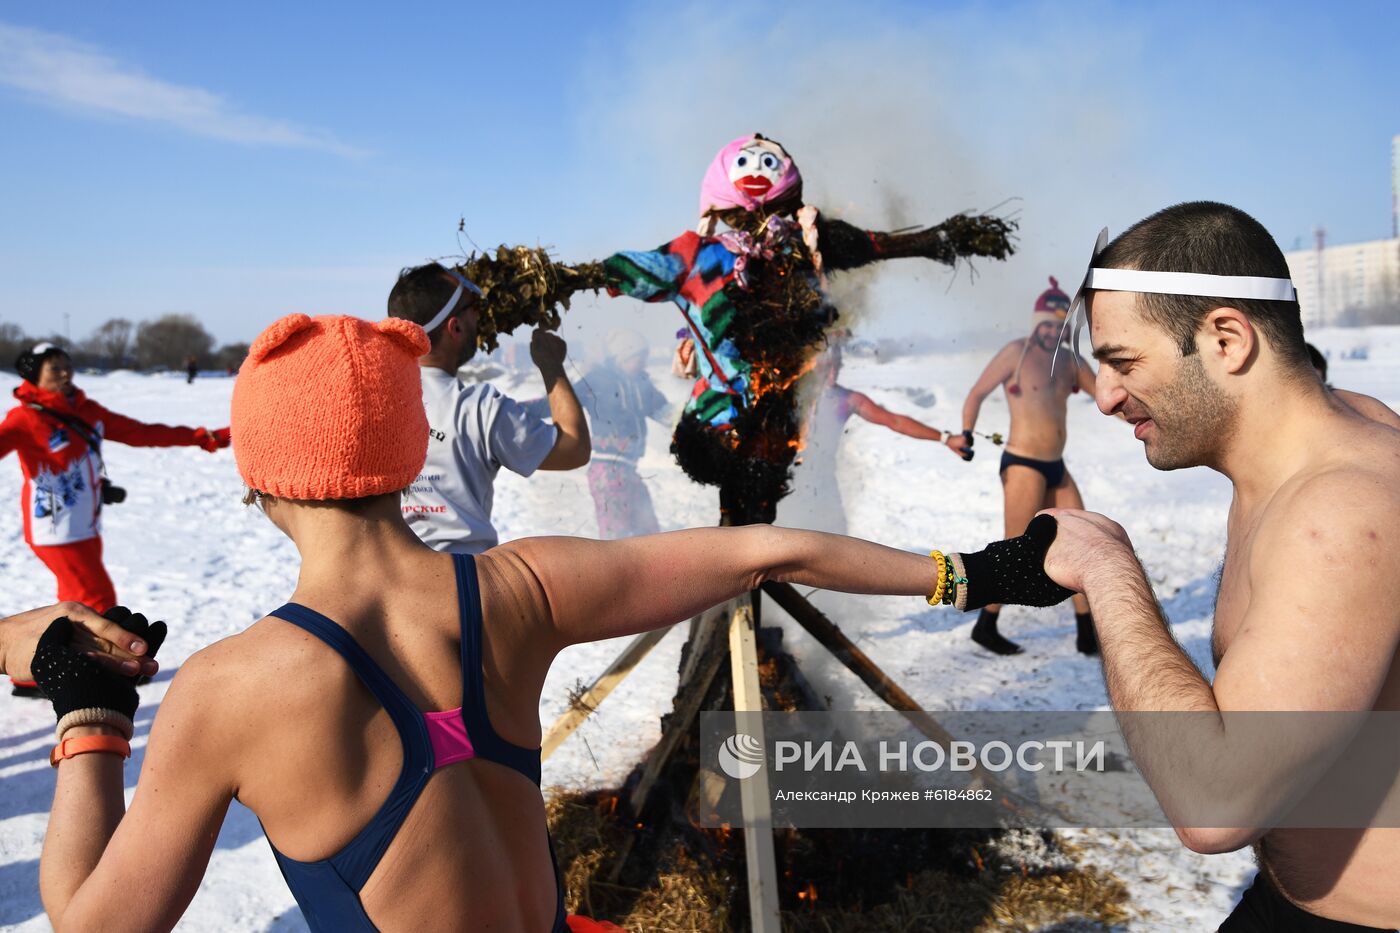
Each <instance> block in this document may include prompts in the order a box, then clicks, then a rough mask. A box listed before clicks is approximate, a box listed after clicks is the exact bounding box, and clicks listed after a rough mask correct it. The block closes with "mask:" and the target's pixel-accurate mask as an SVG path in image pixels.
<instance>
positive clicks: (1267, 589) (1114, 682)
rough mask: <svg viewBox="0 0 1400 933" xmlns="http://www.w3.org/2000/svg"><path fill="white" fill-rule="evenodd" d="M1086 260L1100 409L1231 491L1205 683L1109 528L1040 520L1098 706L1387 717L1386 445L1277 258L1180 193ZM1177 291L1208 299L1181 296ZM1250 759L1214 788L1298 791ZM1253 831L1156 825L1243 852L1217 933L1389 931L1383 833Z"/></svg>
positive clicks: (1267, 244)
mask: <svg viewBox="0 0 1400 933" xmlns="http://www.w3.org/2000/svg"><path fill="white" fill-rule="evenodd" d="M1092 265H1093V270H1092V271H1091V273H1090V275H1089V278H1088V279H1087V280H1086V288H1085V292H1086V295H1087V296H1088V300H1089V311H1090V317H1089V323H1090V332H1091V337H1092V342H1093V347H1094V356H1095V358H1096V359H1098V360H1099V361H1100V362H1101V363H1102V367H1101V369H1100V370H1099V375H1098V380H1097V390H1096V400H1097V402H1098V405H1099V408H1100V409H1101V410H1102V411H1103V412H1104V414H1107V415H1121V416H1122V417H1123V418H1125V419H1126V420H1127V421H1128V422H1130V423H1131V424H1133V425H1134V436H1135V437H1137V439H1138V440H1140V441H1142V442H1143V446H1144V448H1145V453H1146V455H1147V460H1148V462H1149V463H1151V464H1152V465H1153V466H1154V467H1156V468H1157V469H1159V470H1175V469H1181V468H1184V467H1192V466H1207V467H1210V468H1211V469H1214V470H1216V471H1218V472H1220V473H1223V474H1224V475H1225V476H1227V477H1228V478H1229V479H1230V481H1231V483H1232V484H1233V486H1234V498H1233V501H1232V502H1231V505H1230V513H1229V518H1228V524H1227V533H1228V538H1227V547H1226V556H1225V563H1224V567H1223V570H1222V573H1221V578H1220V591H1219V596H1218V599H1217V602H1216V609H1215V624H1214V637H1213V647H1214V653H1215V660H1216V674H1215V679H1214V682H1211V681H1208V680H1206V678H1205V677H1204V676H1202V674H1201V672H1200V671H1198V670H1197V669H1196V667H1195V665H1194V664H1192V663H1191V660H1190V659H1189V658H1188V657H1187V655H1186V654H1185V653H1184V652H1183V651H1182V650H1181V648H1180V647H1179V646H1178V645H1177V643H1176V641H1175V640H1174V639H1173V638H1172V635H1171V632H1170V630H1169V629H1168V627H1167V623H1166V620H1165V619H1164V618H1163V616H1162V611H1161V608H1160V607H1159V606H1158V604H1157V601H1156V599H1155V598H1154V596H1153V593H1152V587H1151V584H1150V583H1149V582H1148V580H1147V577H1146V576H1145V574H1144V573H1143V569H1142V566H1141V565H1140V564H1139V563H1138V560H1137V558H1136V557H1135V556H1134V554H1133V548H1132V543H1131V542H1130V541H1129V540H1128V537H1127V535H1126V534H1125V533H1124V531H1123V529H1122V528H1120V527H1119V526H1118V525H1116V524H1114V523H1113V522H1112V521H1109V520H1108V519H1107V518H1104V517H1103V516H1101V515H1094V514H1091V513H1086V512H1077V511H1061V510H1056V511H1055V512H1054V514H1055V515H1056V518H1057V519H1058V523H1059V529H1058V536H1057V537H1056V539H1055V542H1054V544H1053V546H1052V547H1051V548H1050V551H1049V553H1048V555H1047V558H1046V561H1045V569H1046V572H1047V573H1048V574H1049V575H1050V576H1051V577H1052V578H1053V579H1055V580H1056V581H1057V582H1059V583H1060V584H1061V585H1063V586H1065V587H1068V588H1070V589H1072V590H1074V591H1076V592H1080V593H1083V594H1085V595H1086V596H1087V597H1088V599H1089V604H1090V606H1092V607H1093V609H1094V618H1095V621H1096V624H1097V628H1098V637H1099V643H1100V645H1101V647H1102V651H1103V665H1104V676H1105V678H1106V680H1107V685H1108V693H1109V698H1110V700H1111V702H1112V704H1113V707H1114V709H1115V710H1129V711H1132V710H1154V711H1157V710H1163V711H1194V712H1196V713H1197V714H1200V715H1205V716H1208V717H1211V718H1208V719H1207V722H1208V723H1213V722H1215V719H1216V718H1218V717H1219V716H1220V715H1221V714H1225V713H1229V712H1231V711H1242V710H1261V711H1270V710H1273V711H1301V710H1318V711H1328V710H1331V711H1369V710H1398V709H1400V665H1397V663H1396V655H1397V645H1400V434H1397V433H1396V432H1395V431H1392V430H1390V429H1388V428H1385V427H1382V426H1381V425H1378V424H1377V423H1376V422H1374V421H1372V420H1370V419H1368V418H1366V417H1364V416H1362V415H1360V414H1358V413H1357V412H1355V411H1354V410H1353V409H1351V408H1350V407H1348V406H1347V405H1345V404H1342V403H1340V402H1339V401H1338V400H1337V399H1336V397H1335V396H1334V395H1333V394H1332V393H1330V392H1328V391H1326V390H1325V389H1324V388H1323V386H1322V383H1321V381H1320V380H1318V378H1317V377H1316V375H1315V374H1314V372H1313V370H1312V367H1311V366H1310V364H1309V361H1308V354H1307V350H1306V348H1305V346H1304V343H1303V331H1302V324H1301V320H1300V317H1299V312H1298V305H1297V303H1296V301H1295V300H1293V295H1294V293H1293V289H1292V284H1291V283H1290V282H1288V281H1287V279H1288V266H1287V265H1286V264H1285V263H1284V259H1283V254H1282V253H1281V252H1280V251H1279V249H1278V246H1277V245H1276V244H1275V243H1274V241H1273V239H1272V238H1271V237H1270V236H1269V234H1268V232H1267V231H1265V229H1264V228H1263V227H1262V226H1261V225H1260V224H1259V223H1258V222H1256V221H1255V220H1254V219H1253V218H1251V217H1249V216H1248V215H1246V214H1244V213H1243V212H1241V211H1239V210H1236V209H1235V208H1232V207H1227V206H1225V205H1223V204H1214V203H1210V202H1196V203H1190V204H1179V205H1176V206H1175V207H1170V208H1167V209H1166V210H1163V211H1160V212H1158V213H1157V214H1154V215H1152V216H1151V217H1148V218H1147V219H1146V220H1144V221H1141V222H1140V223H1138V224H1137V225H1135V226H1134V227H1132V228H1131V229H1129V230H1128V231H1127V232H1126V233H1124V234H1123V235H1121V236H1120V237H1118V238H1117V239H1116V240H1114V241H1113V242H1112V243H1111V244H1109V245H1108V248H1107V249H1106V250H1104V251H1103V252H1101V253H1099V254H1098V255H1097V256H1096V258H1095V260H1094V262H1093V264H1092ZM1103 270H1107V272H1106V273H1105V272H1104V271H1103ZM1122 270H1137V271H1128V272H1125V271H1122ZM1182 273H1187V274H1192V273H1194V274H1198V275H1199V274H1204V275H1209V276H1213V278H1211V279H1209V280H1206V281H1205V282H1204V283H1203V282H1202V280H1200V279H1197V278H1193V277H1190V276H1189V275H1188V276H1183V275H1181V274H1182ZM1193 289H1194V290H1197V291H1200V290H1209V291H1211V292H1212V294H1214V295H1216V296H1217V297H1213V298H1207V297H1189V296H1183V295H1182V294H1180V293H1181V292H1183V291H1190V290H1193ZM1222 295H1223V296H1224V297H1220V296H1222ZM1319 439H1323V441H1322V442H1319ZM1130 745H1131V738H1130ZM1242 751H1243V750H1242V749H1241V747H1240V736H1239V735H1238V733H1236V732H1234V731H1231V730H1227V729H1225V728H1224V727H1223V726H1222V727H1221V728H1219V729H1218V730H1214V729H1212V730H1211V731H1210V732H1209V734H1208V735H1207V736H1205V737H1204V739H1203V740H1201V741H1198V742H1196V743H1194V744H1193V747H1192V749H1191V754H1193V755H1197V756H1199V758H1198V763H1199V765H1200V767H1196V766H1192V765H1189V764H1187V763H1179V766H1178V768H1177V769H1176V771H1177V774H1176V777H1177V779H1178V780H1182V779H1184V780H1186V781H1188V782H1189V781H1190V780H1191V777H1190V776H1191V775H1194V774H1196V773H1198V772H1200V771H1203V770H1204V771H1209V770H1212V769H1220V768H1226V767H1229V763H1230V762H1231V761H1233V760H1236V759H1237V758H1238V757H1239V756H1240V754H1241V752H1242ZM1135 756H1136V751H1135ZM1280 757H1282V756H1280ZM1334 757H1335V756H1334ZM1264 761H1265V762H1266V765H1265V766H1264V767H1259V768H1257V769H1255V770H1253V771H1251V772H1250V777H1249V778H1248V779H1246V780H1240V781H1239V782H1238V783H1236V784H1234V785H1233V786H1231V787H1229V788H1228V792H1229V793H1231V794H1241V795H1245V794H1249V793H1250V792H1251V791H1253V792H1256V793H1259V792H1263V793H1274V794H1275V795H1283V796H1282V799H1283V800H1284V801H1287V800H1288V799H1290V798H1288V797H1287V796H1286V794H1284V790H1285V789H1286V790H1288V791H1293V790H1297V791H1298V792H1300V793H1301V792H1302V791H1303V790H1306V789H1308V787H1304V786H1299V787H1298V788H1292V787H1289V785H1291V784H1293V783H1294V782H1297V781H1298V780H1299V779H1298V776H1297V773H1296V772H1295V771H1290V770H1287V769H1284V768H1272V769H1271V768H1270V767H1268V766H1267V761H1268V758H1267V756H1264ZM1274 772H1277V773H1274ZM1149 783H1151V781H1149ZM1311 786H1315V785H1309V787H1311ZM1153 789H1154V790H1158V785H1157V784H1156V783H1154V784H1153ZM1192 789H1194V791H1195V792H1196V793H1197V794H1198V795H1208V794H1211V793H1213V792H1217V791H1219V788H1218V787H1201V786H1197V787H1194V788H1187V790H1188V791H1190V790H1192ZM1322 789H1324V790H1325V788H1322ZM1158 795H1159V798H1160V797H1161V792H1160V791H1159V793H1158ZM1269 812H1270V814H1271V815H1274V816H1275V817H1277V818H1275V819H1274V824H1275V825H1276V824H1278V823H1284V822H1286V820H1285V819H1283V818H1281V817H1279V816H1278V814H1279V813H1280V811H1279V810H1271V811H1269ZM1285 812H1286V809H1285ZM1263 818H1265V819H1267V818H1268V817H1263ZM1269 825H1270V824H1269V823H1265V824H1264V827H1263V828H1255V829H1250V828H1244V829H1198V828H1179V829H1178V830H1177V835H1178V836H1179V837H1180V838H1181V840H1182V842H1184V843H1185V844H1186V845H1187V847H1188V848H1190V849H1192V850H1193V851H1196V852H1203V853H1216V852H1228V851H1231V850H1234V849H1239V848H1241V847H1242V846H1246V845H1251V844H1252V845H1254V846H1255V849H1256V854H1257V857H1258V860H1259V865H1260V872H1259V874H1258V876H1257V877H1256V878H1255V880H1254V884H1253V886H1252V887H1251V888H1250V889H1249V890H1248V891H1247V892H1246V893H1245V895H1244V897H1243V899H1242V900H1241V901H1240V904H1239V905H1238V906H1237V907H1236V908H1235V910H1234V912H1233V913H1232V914H1231V915H1230V918H1229V919H1227V920H1226V921H1225V924H1224V926H1222V927H1221V928H1220V930H1221V931H1222V933H1238V931H1251V930H1269V931H1271V933H1278V931H1288V930H1335V931H1341V930H1353V931H1355V930H1365V929H1381V928H1383V929H1393V928H1395V927H1397V926H1400V884H1397V883H1396V878H1397V875H1396V866H1397V865H1398V864H1400V829H1394V828H1389V829H1373V828H1372V829H1278V828H1274V829H1270V828H1267V827H1268V826H1269Z"/></svg>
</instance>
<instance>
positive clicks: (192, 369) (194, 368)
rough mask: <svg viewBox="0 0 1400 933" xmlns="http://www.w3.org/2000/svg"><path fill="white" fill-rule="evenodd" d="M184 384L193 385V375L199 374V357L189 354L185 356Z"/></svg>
mask: <svg viewBox="0 0 1400 933" xmlns="http://www.w3.org/2000/svg"><path fill="white" fill-rule="evenodd" d="M185 375H186V377H187V378H186V379H185V385H193V384H194V377H195V376H198V375H199V359H198V358H197V357H193V356H189V357H186V358H185Z"/></svg>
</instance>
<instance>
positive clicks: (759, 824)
mask: <svg viewBox="0 0 1400 933" xmlns="http://www.w3.org/2000/svg"><path fill="white" fill-rule="evenodd" d="M755 624H756V620H755V619H754V613H753V606H752V603H751V600H750V597H748V596H743V597H740V599H739V600H738V605H737V606H736V607H735V609H734V613H733V615H732V616H731V617H730V621H729V663H730V671H731V673H732V675H733V678H734V714H735V716H734V724H735V730H736V731H738V732H746V733H748V734H749V735H752V736H753V737H754V738H755V739H757V740H758V742H759V745H760V746H764V741H763V722H762V717H761V716H756V715H747V716H746V715H744V714H745V713H749V714H757V713H762V712H763V693H762V688H761V687H760V686H759V682H758V642H757V638H756V637H755V634H754V629H755ZM755 733H757V734H755ZM739 801H740V805H741V806H742V808H743V814H744V855H745V858H746V861H747V862H748V871H749V922H750V926H751V929H753V930H754V933H782V919H781V912H780V911H779V908H778V866H777V860H776V857H775V855H774V851H773V804H772V797H771V795H770V793H769V790H768V770H767V768H766V767H765V768H760V769H759V770H758V772H757V773H756V774H754V775H753V776H752V777H748V778H745V779H743V780H742V781H740V782H739Z"/></svg>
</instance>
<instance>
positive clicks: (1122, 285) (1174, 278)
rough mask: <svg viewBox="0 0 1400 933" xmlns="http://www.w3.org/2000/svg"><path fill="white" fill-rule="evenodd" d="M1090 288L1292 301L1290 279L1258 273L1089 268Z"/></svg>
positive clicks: (1155, 293) (1085, 283)
mask: <svg viewBox="0 0 1400 933" xmlns="http://www.w3.org/2000/svg"><path fill="white" fill-rule="evenodd" d="M1084 287H1085V288H1086V289H1089V290H1098V291H1107V292H1149V293H1151V294H1154V295H1198V296H1200V297H1203V298H1248V299H1253V300H1256V301H1294V300H1296V299H1297V297H1298V293H1297V291H1296V290H1295V289H1294V288H1293V280H1292V279H1269V278H1264V277H1262V276H1257V275H1206V274H1204V273H1200V272H1144V271H1142V270H1140V269H1099V268H1096V267H1095V268H1090V269H1089V275H1088V277H1087V278H1086V279H1085V280H1084Z"/></svg>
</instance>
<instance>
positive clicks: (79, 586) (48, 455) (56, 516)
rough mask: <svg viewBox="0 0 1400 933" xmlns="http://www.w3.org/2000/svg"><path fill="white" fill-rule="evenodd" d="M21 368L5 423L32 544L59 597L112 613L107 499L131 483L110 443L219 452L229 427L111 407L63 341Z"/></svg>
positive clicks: (2, 438)
mask: <svg viewBox="0 0 1400 933" xmlns="http://www.w3.org/2000/svg"><path fill="white" fill-rule="evenodd" d="M15 369H16V370H17V371H18V372H19V374H20V376H22V377H23V379H24V381H23V382H21V383H20V384H19V386H18V387H16V388H15V398H17V399H19V402H20V404H19V405H18V406H16V407H15V408H12V409H11V410H10V412H9V414H8V415H7V416H6V417H5V420H4V422H3V423H0V457H4V456H5V455H7V454H9V453H10V452H11V451H16V452H17V453H18V454H19V465H20V470H21V471H22V472H23V473H24V491H23V492H22V493H21V498H20V504H21V508H22V510H23V513H24V540H25V543H26V544H28V545H29V547H30V548H31V549H32V550H33V551H34V553H35V555H37V556H38V558H39V559H40V560H41V561H43V562H44V565H45V566H47V567H48V568H49V570H51V571H53V574H54V576H55V577H57V578H58V599H59V600H60V601H66V600H72V601H74V602H79V603H83V604H85V605H87V606H90V607H92V608H93V609H95V610H96V611H98V612H105V611H106V610H108V609H110V608H112V606H114V605H116V602H117V594H116V590H115V588H114V587H113V586H112V580H111V578H110V577H108V576H107V568H106V567H104V566H103V565H102V536H101V531H102V527H101V515H102V506H103V505H104V504H116V503H118V502H121V501H122V500H123V499H125V498H126V491H125V490H124V489H121V488H120V487H117V486H113V485H112V484H111V483H110V482H108V480H107V478H106V470H105V468H104V466H103V462H102V442H103V441H104V440H111V441H116V442H117V443H119V444H129V445H130V446H132V447H181V446H190V447H203V448H204V449H205V450H207V451H210V452H211V453H212V452H213V451H215V450H218V449H219V448H221V447H227V446H228V445H229V433H228V429H227V428H220V429H218V430H215V431H210V430H208V429H206V428H184V427H170V426H168V425H164V424H145V423H143V422H140V421H137V420H135V419H133V418H127V417H125V416H124V415H119V414H116V413H115V412H112V411H108V410H107V409H106V408H103V407H102V406H101V405H99V404H97V403H96V402H94V401H93V400H92V399H90V398H88V397H87V396H86V395H85V394H84V393H83V391H82V390H81V389H79V388H77V387H76V386H74V385H73V362H72V360H71V359H70V358H69V356H68V354H67V352H66V351H64V350H63V349H62V348H61V347H58V346H55V345H54V344H50V343H41V344H39V345H38V346H35V347H34V348H33V349H31V350H26V351H25V352H23V353H21V354H20V355H19V359H18V360H16V361H15ZM14 683H15V691H14V692H15V694H16V695H17V696H24V695H33V685H32V684H25V683H22V682H19V681H14Z"/></svg>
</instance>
